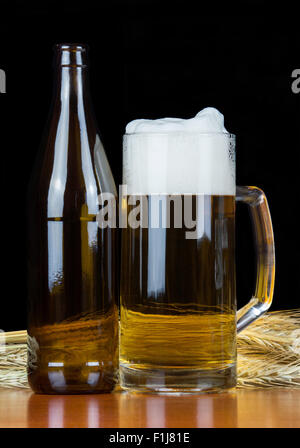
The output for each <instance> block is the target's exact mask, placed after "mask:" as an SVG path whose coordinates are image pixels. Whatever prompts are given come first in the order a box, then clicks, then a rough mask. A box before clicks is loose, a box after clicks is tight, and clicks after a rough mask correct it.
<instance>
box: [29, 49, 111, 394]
mask: <svg viewBox="0 0 300 448" xmlns="http://www.w3.org/2000/svg"><path fill="white" fill-rule="evenodd" d="M86 53H87V48H86V46H84V45H75V44H72V45H69V44H66V45H57V46H56V48H55V89H54V96H53V102H52V109H51V114H50V118H49V121H48V125H47V129H46V132H45V134H44V139H43V143H42V145H41V149H40V152H39V155H38V158H37V161H36V165H35V168H34V171H33V174H32V177H31V182H30V186H29V191H28V295H29V297H28V380H29V384H30V386H31V388H32V389H33V390H34V391H35V392H37V393H49V394H56V393H63V394H67V393H72V394H76V393H97V392H106V391H111V390H112V389H113V387H114V384H115V380H116V372H117V368H118V313H117V308H116V303H117V301H116V298H117V289H118V287H117V285H118V283H117V263H116V255H117V253H116V250H117V248H116V244H117V235H116V231H117V230H116V228H111V227H107V228H105V229H101V228H100V227H99V226H98V223H97V213H98V211H99V205H98V204H99V201H98V197H99V194H101V193H104V192H105V193H107V192H109V193H111V194H113V195H114V196H115V197H116V195H117V193H116V187H115V183H114V180H113V176H112V173H111V170H110V167H109V164H108V161H107V158H106V155H105V152H104V148H103V146H102V143H101V140H100V137H99V133H98V130H97V125H96V122H95V119H94V115H93V110H92V105H91V99H90V96H89V89H88V79H87V55H86Z"/></svg>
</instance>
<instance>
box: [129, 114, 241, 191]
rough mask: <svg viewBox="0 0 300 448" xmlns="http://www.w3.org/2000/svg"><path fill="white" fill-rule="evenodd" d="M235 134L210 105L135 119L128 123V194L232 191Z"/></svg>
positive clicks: (233, 189) (233, 182)
mask: <svg viewBox="0 0 300 448" xmlns="http://www.w3.org/2000/svg"><path fill="white" fill-rule="evenodd" d="M234 143H235V142H234V136H232V135H230V134H229V133H228V132H227V131H226V129H225V127H224V117H223V115H222V114H221V113H220V112H219V111H218V110H216V109H214V108H212V107H208V108H205V109H203V110H202V111H200V112H199V113H198V114H197V115H196V116H195V117H194V118H191V119H187V120H184V119H179V118H163V119H158V120H134V121H131V122H130V123H128V125H127V126H126V135H125V136H124V152H123V184H126V185H127V187H128V194H210V195H234V194H235V158H234V154H235V153H234Z"/></svg>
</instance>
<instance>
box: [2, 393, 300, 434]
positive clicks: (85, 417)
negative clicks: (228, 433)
mask: <svg viewBox="0 0 300 448" xmlns="http://www.w3.org/2000/svg"><path fill="white" fill-rule="evenodd" d="M0 427H1V428H12V427H13V428H27V427H29V428H45V427H46V428H47V427H51V428H60V427H66V428H74V427H75V428H76V427H77V428H79V427H80V428H89V427H91V428H95V427H96V428H97V427H102V428H118V427H120V428H147V427H148V428H193V427H200V428H262V427H265V428H280V427H284V428H299V427H300V390H288V389H281V390H237V391H233V392H227V393H222V394H203V395H190V396H183V397H182V396H181V397H179V396H155V395H139V394H131V393H125V392H122V393H121V392H116V393H113V394H103V395H69V396H64V395H61V396H59V395H52V396H51V395H35V394H33V393H32V392H31V391H29V390H25V389H24V390H17V389H0Z"/></svg>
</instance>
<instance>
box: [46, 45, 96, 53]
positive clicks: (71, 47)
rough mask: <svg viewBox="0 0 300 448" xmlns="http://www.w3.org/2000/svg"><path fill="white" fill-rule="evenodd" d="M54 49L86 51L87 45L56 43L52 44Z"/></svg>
mask: <svg viewBox="0 0 300 448" xmlns="http://www.w3.org/2000/svg"><path fill="white" fill-rule="evenodd" d="M54 50H56V51H69V52H76V51H79V52H86V51H88V45H86V44H77V43H74V44H68V43H67V44H56V45H55V46H54Z"/></svg>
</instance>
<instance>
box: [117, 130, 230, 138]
mask: <svg viewBox="0 0 300 448" xmlns="http://www.w3.org/2000/svg"><path fill="white" fill-rule="evenodd" d="M182 134H184V135H186V136H195V135H197V136H204V137H209V136H211V137H212V136H216V135H223V136H224V137H227V138H229V139H230V138H231V139H235V138H236V134H232V133H230V132H198V131H155V132H125V134H123V137H131V136H135V135H162V136H163V135H182Z"/></svg>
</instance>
